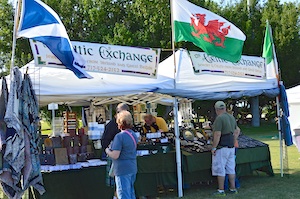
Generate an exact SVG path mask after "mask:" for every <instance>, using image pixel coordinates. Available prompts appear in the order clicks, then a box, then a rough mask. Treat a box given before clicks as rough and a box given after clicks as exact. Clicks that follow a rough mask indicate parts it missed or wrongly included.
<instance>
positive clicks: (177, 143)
mask: <svg viewBox="0 0 300 199" xmlns="http://www.w3.org/2000/svg"><path fill="white" fill-rule="evenodd" d="M170 7H171V27H172V50H173V57H174V89H176V73H177V71H176V56H175V31H174V20H173V0H170ZM173 112H174V131H175V147H176V164H177V181H178V197H179V198H181V197H183V187H182V169H181V151H180V138H179V127H178V100H177V98H176V97H174V103H173Z"/></svg>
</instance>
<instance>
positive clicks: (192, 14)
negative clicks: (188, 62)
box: [172, 0, 246, 62]
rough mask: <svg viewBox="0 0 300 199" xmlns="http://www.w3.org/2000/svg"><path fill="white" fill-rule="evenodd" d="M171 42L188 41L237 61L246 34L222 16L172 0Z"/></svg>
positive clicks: (225, 58) (217, 55)
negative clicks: (172, 24) (173, 36)
mask: <svg viewBox="0 0 300 199" xmlns="http://www.w3.org/2000/svg"><path fill="white" fill-rule="evenodd" d="M172 15H173V23H174V35H175V38H174V41H175V42H180V41H188V42H192V43H193V44H194V45H196V46H198V47H199V48H201V49H202V50H204V52H206V53H207V54H209V55H213V56H215V57H219V58H222V59H224V60H228V61H231V62H237V61H239V60H240V58H241V55H242V51H243V46H244V41H245V40H246V36H245V34H244V33H243V32H242V31H241V30H240V29H239V28H237V27H236V26H235V25H233V24H232V23H231V22H229V21H227V20H226V19H224V18H223V17H221V16H219V15H217V14H215V13H213V12H210V11H209V10H206V9H204V8H201V7H199V6H197V5H195V4H192V3H190V2H189V1H187V0H173V6H172Z"/></svg>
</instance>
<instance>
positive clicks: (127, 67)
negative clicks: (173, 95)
mask: <svg viewBox="0 0 300 199" xmlns="http://www.w3.org/2000/svg"><path fill="white" fill-rule="evenodd" d="M71 43H72V45H73V48H74V50H75V51H76V52H77V53H79V54H80V55H81V56H82V58H83V59H84V60H85V61H86V68H85V70H86V71H88V72H99V73H113V74H119V75H131V76H141V77H149V78H156V75H157V74H156V73H157V66H158V63H159V57H160V49H151V48H148V49H147V48H138V47H128V46H118V45H108V44H97V43H87V42H78V41H71ZM30 45H31V49H32V53H33V56H34V61H35V65H36V66H48V67H56V68H57V67H59V68H65V67H64V66H63V65H62V63H61V62H60V61H59V60H58V59H57V58H56V57H55V56H54V55H53V54H52V53H51V51H50V50H49V49H48V48H47V47H46V46H45V45H43V44H42V43H40V42H37V41H33V40H30Z"/></svg>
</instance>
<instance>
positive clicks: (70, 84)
mask: <svg viewBox="0 0 300 199" xmlns="http://www.w3.org/2000/svg"><path fill="white" fill-rule="evenodd" d="M27 68H28V74H29V75H30V77H31V80H32V83H33V86H34V89H35V91H36V94H37V96H38V99H39V101H40V105H41V106H43V105H47V104H49V103H52V102H54V103H59V104H63V103H66V104H70V105H83V104H88V103H89V102H90V101H91V100H93V101H98V103H100V101H101V100H104V99H107V102H109V101H110V102H111V103H112V102H113V100H112V99H114V100H117V97H118V96H120V97H121V96H126V95H134V94H138V95H140V94H141V93H145V92H154V91H156V90H158V89H169V88H172V87H173V84H174V80H173V79H172V78H169V77H166V76H164V75H161V73H160V72H159V71H160V70H159V69H158V75H157V79H154V78H145V77H135V76H126V75H115V74H107V73H95V72H94V73H93V72H90V73H89V74H91V75H92V76H93V77H94V78H93V79H78V78H77V77H76V76H75V75H74V74H73V72H72V71H69V70H67V69H61V68H50V67H35V65H34V62H33V61H31V62H30V63H28V64H27V65H25V66H24V67H22V68H21V71H22V72H23V73H25V72H26V70H27ZM8 82H9V81H8ZM148 96H149V95H148ZM131 97H133V96H131ZM156 98H157V100H159V99H162V98H163V97H162V96H157V97H156ZM119 100H121V101H122V99H119ZM151 100H152V101H153V100H154V99H153V97H152V98H151Z"/></svg>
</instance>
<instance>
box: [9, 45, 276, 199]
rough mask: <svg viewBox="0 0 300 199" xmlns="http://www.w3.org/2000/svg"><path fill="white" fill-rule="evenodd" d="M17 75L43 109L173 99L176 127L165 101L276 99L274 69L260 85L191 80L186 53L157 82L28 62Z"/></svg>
mask: <svg viewBox="0 0 300 199" xmlns="http://www.w3.org/2000/svg"><path fill="white" fill-rule="evenodd" d="M21 71H23V72H24V73H25V72H26V71H27V73H28V74H29V75H30V77H31V79H32V82H33V86H34V89H35V91H36V94H37V96H38V99H39V102H40V105H42V106H43V105H47V104H49V103H53V102H54V103H60V104H61V103H65V104H69V105H75V104H77V105H78V104H86V103H89V102H90V101H93V102H94V103H95V104H105V103H108V104H112V103H118V102H124V101H131V103H132V104H134V103H135V102H137V103H139V102H141V98H144V102H148V101H149V100H150V101H152V102H155V101H161V102H164V101H165V102H166V103H169V102H170V99H172V100H173V101H171V102H172V104H173V107H174V122H175V124H178V117H177V114H178V113H177V111H178V98H172V97H170V96H173V97H184V98H191V99H201V100H207V99H210V100H216V99H226V98H235V99H236V98H240V97H242V96H249V97H250V96H258V95H261V94H267V95H270V96H276V95H278V93H279V89H278V87H277V79H276V77H275V75H274V72H273V71H274V69H267V70H266V71H267V78H266V79H262V80H257V79H250V78H241V77H231V76H224V75H223V76H221V75H218V76H216V75H209V74H201V75H195V74H194V72H193V65H192V62H191V59H190V57H189V55H188V53H187V51H185V50H179V51H177V52H176V73H174V71H175V70H174V57H173V55H172V56H170V57H169V58H167V59H166V60H164V61H163V62H161V63H160V64H159V66H158V71H157V72H158V75H157V79H152V78H143V77H133V76H122V75H114V74H106V73H90V74H91V75H92V76H93V77H94V78H93V79H78V78H77V77H76V76H75V75H74V74H73V72H71V71H69V70H67V69H58V68H50V67H41V68H40V67H35V66H34V62H33V61H32V62H30V63H29V64H27V65H26V66H24V67H23V68H22V69H21ZM8 82H9V81H8ZM165 99H168V100H165ZM176 127H177V128H176ZM175 134H176V143H175V144H176V154H177V155H176V157H177V158H176V162H177V175H178V193H179V197H181V196H182V173H181V155H180V142H179V129H178V125H175Z"/></svg>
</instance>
